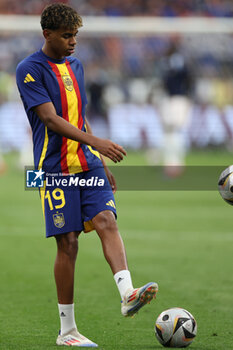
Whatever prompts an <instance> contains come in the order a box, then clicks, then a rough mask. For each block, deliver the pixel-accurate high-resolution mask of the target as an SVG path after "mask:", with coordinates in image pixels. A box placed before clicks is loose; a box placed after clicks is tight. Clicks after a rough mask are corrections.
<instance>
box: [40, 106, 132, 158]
mask: <svg viewBox="0 0 233 350" xmlns="http://www.w3.org/2000/svg"><path fill="white" fill-rule="evenodd" d="M34 111H35V112H36V114H37V115H38V117H39V118H40V119H41V121H42V122H43V123H44V124H45V125H46V126H47V127H48V129H50V130H52V131H53V132H55V133H57V134H59V135H62V136H64V137H66V138H68V139H71V140H74V141H77V142H80V143H84V144H86V145H90V146H92V147H94V148H95V149H96V150H97V151H99V152H100V153H101V154H102V155H104V156H106V157H108V158H110V159H111V160H112V161H113V162H115V163H117V162H120V161H121V160H122V159H123V156H124V155H126V151H125V150H124V148H123V147H121V146H120V145H118V144H116V143H115V142H112V141H111V140H105V139H101V138H99V137H96V136H94V135H92V134H89V133H86V132H84V131H82V130H80V129H78V128H76V127H75V126H74V125H72V124H70V123H69V122H67V121H66V120H65V119H63V118H61V117H60V116H58V115H57V113H56V110H55V107H54V105H53V103H52V102H47V103H43V104H41V105H38V106H35V107H34Z"/></svg>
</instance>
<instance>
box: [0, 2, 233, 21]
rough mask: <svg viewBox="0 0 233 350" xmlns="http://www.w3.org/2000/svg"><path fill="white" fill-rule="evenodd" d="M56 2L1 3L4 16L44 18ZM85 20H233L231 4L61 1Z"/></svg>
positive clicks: (1, 11)
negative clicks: (129, 18) (86, 18)
mask: <svg viewBox="0 0 233 350" xmlns="http://www.w3.org/2000/svg"><path fill="white" fill-rule="evenodd" d="M52 2H58V1H56V0H52V1H51V0H21V1H18V0H1V2H0V13H4V14H30V15H36V14H40V13H41V10H42V9H43V8H44V6H45V5H47V4H48V3H52ZM59 2H63V3H67V4H70V5H72V6H73V7H75V8H77V9H78V10H79V12H80V13H82V15H85V16H90V15H92V16H166V17H174V16H213V17H232V16H233V4H232V1H231V0H193V1H188V0H176V1H174V0H111V1H109V0H59Z"/></svg>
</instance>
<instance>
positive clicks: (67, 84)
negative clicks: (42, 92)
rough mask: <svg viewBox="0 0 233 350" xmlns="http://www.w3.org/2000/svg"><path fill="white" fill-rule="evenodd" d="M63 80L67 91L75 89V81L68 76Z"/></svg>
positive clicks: (63, 77) (63, 76) (64, 76)
mask: <svg viewBox="0 0 233 350" xmlns="http://www.w3.org/2000/svg"><path fill="white" fill-rule="evenodd" d="M62 80H63V83H64V85H65V88H66V90H68V91H72V90H73V88H74V85H73V81H72V79H71V77H70V76H69V75H68V74H65V75H62Z"/></svg>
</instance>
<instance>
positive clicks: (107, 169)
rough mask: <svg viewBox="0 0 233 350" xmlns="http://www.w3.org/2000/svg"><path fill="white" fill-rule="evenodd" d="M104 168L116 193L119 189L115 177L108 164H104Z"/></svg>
mask: <svg viewBox="0 0 233 350" xmlns="http://www.w3.org/2000/svg"><path fill="white" fill-rule="evenodd" d="M104 170H105V174H106V176H107V178H108V181H109V183H110V186H111V188H112V192H113V193H115V192H116V190H117V185H116V180H115V177H114V175H113V174H112V172H111V171H110V170H109V168H108V167H107V166H106V165H105V166H104Z"/></svg>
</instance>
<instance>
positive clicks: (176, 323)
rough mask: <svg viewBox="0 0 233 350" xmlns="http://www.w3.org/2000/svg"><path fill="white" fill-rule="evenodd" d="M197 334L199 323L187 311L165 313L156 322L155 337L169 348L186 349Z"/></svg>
mask: <svg viewBox="0 0 233 350" xmlns="http://www.w3.org/2000/svg"><path fill="white" fill-rule="evenodd" d="M196 334H197V322H196V321H195V319H194V317H193V316H192V315H191V314H190V312H188V311H187V310H185V309H181V308H178V307H175V308H172V309H168V310H165V311H163V312H162V313H161V314H160V315H159V317H158V318H157V320H156V322H155V335H156V338H157V339H158V341H159V342H160V344H162V345H163V346H165V347H168V348H186V347H187V346H188V345H190V344H191V343H192V341H193V340H194V338H195V336H196Z"/></svg>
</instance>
